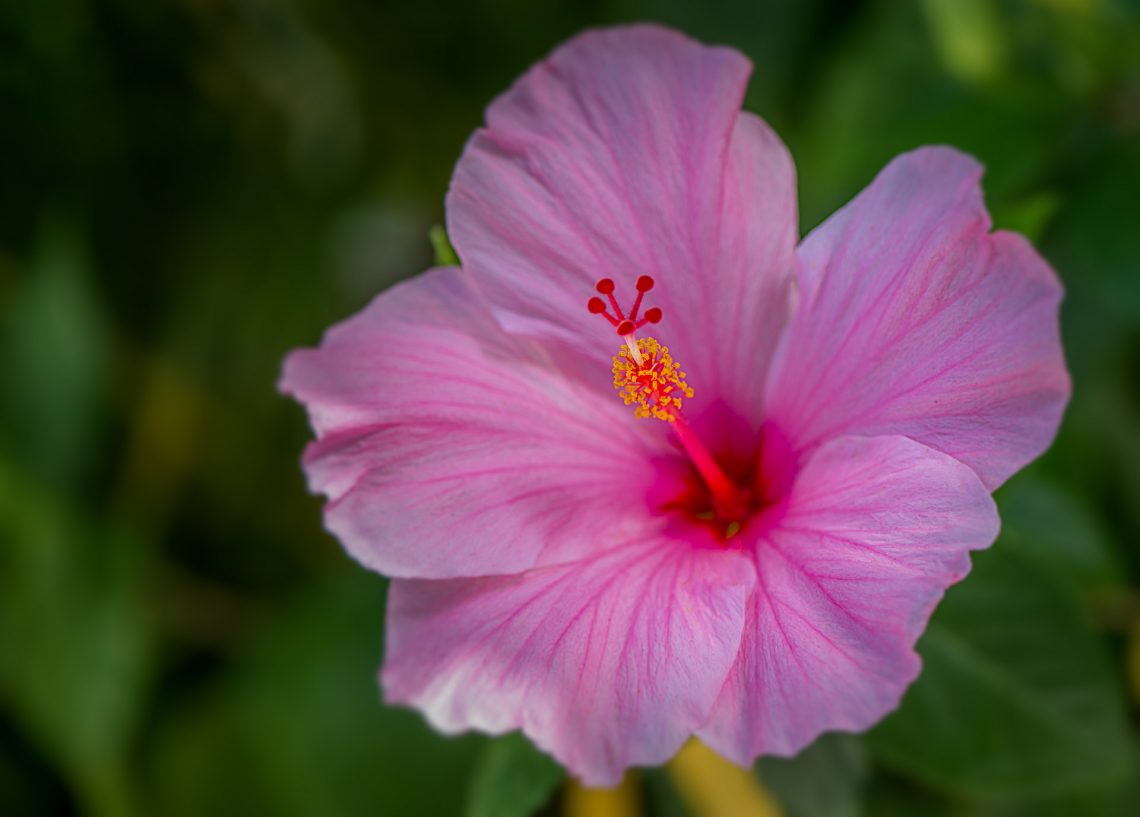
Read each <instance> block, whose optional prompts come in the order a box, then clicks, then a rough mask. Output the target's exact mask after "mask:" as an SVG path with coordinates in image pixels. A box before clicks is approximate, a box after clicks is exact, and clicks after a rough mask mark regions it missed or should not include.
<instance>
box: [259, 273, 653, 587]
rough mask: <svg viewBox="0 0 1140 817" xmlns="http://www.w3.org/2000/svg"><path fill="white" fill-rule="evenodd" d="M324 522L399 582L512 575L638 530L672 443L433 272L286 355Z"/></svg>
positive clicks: (466, 287) (448, 276)
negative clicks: (309, 432) (311, 433)
mask: <svg viewBox="0 0 1140 817" xmlns="http://www.w3.org/2000/svg"><path fill="white" fill-rule="evenodd" d="M281 388H282V389H283V390H284V391H285V392H287V393H290V394H292V395H294V396H295V397H297V399H298V400H300V401H301V402H302V403H304V404H305V406H306V408H307V409H308V410H309V414H310V417H311V419H312V423H313V426H314V429H315V430H316V432H317V440H316V441H315V442H314V443H312V444H311V445H310V446H309V448H308V449H307V450H306V452H305V460H304V464H305V470H306V473H307V474H308V477H309V483H310V486H311V488H312V489H313V490H314V491H319V492H321V493H324V494H326V495H327V496H328V497H329V500H330V502H329V504H328V506H327V508H326V513H325V523H326V525H327V526H328V528H329V530H331V531H332V532H333V533H334V534H336V535H337V537H338V538H339V539H340V540H341V542H342V543H343V544H344V546H345V547H346V548H347V549H348V550H349V552H350V553H352V555H353V556H355V557H356V558H357V559H359V560H360V561H361V562H363V563H364V564H365V565H367V566H369V567H371V568H373V569H375V570H378V571H380V572H382V573H385V574H387V575H390V576H400V577H417V578H450V577H455V576H477V575H485V574H489V573H511V572H517V571H521V570H525V569H527V568H529V567H532V566H534V565H535V564H542V563H550V562H554V561H564V560H567V559H573V558H578V557H580V556H582V555H583V554H586V553H591V552H593V551H594V550H595V549H596V548H597V542H598V541H599V540H600V539H603V538H607V537H608V539H609V540H612V538H613V537H614V535H615V534H620V533H621V532H622V531H625V530H629V529H637V530H642V529H644V527H645V525H646V524H647V520H648V517H649V513H648V511H647V509H646V507H647V500H646V497H647V495H648V494H649V493H650V492H652V491H653V490H655V489H663V488H664V487H665V486H663V485H662V481H663V480H664V481H668V480H669V479H670V478H671V477H670V473H671V472H670V470H669V468H668V467H666V465H665V464H662V463H659V462H655V458H657V457H659V456H660V455H661V452H660V451H658V448H659V447H661V450H662V451H664V450H665V449H664V448H663V446H664V445H665V443H664V442H663V439H662V438H661V437H660V436H659V437H656V438H654V437H651V436H650V435H648V434H646V428H645V427H644V426H643V425H639V424H634V423H632V422H631V420H630V418H629V416H628V409H625V407H624V406H622V405H621V402H620V401H619V400H616V399H614V396H613V394H612V392H611V393H598V392H595V391H592V390H591V389H589V388H586V387H585V386H583V385H582V384H581V383H577V382H575V381H574V380H572V379H569V378H567V377H566V376H565V375H564V374H563V373H562V372H561V371H559V370H558V369H557V367H556V366H555V364H554V362H553V361H552V360H551V359H550V358H549V357H548V356H547V355H545V354H544V353H543V351H542V350H541V349H540V348H539V347H537V346H536V345H535V344H533V343H532V342H530V341H527V340H525V339H521V338H517V337H511V336H508V335H506V334H504V333H503V332H502V330H501V329H500V328H499V327H498V325H497V324H496V323H495V321H494V319H493V318H492V317H491V316H490V314H489V313H488V311H487V309H486V307H485V306H484V305H483V303H482V301H481V300H480V299H479V297H478V295H477V293H475V292H474V291H473V290H472V288H471V286H470V283H469V281H468V279H467V276H465V275H464V274H463V273H461V272H460V271H459V270H456V269H441V270H433V271H432V272H429V273H427V274H425V275H423V276H421V277H419V278H417V279H415V280H413V281H409V282H407V283H404V284H401V285H399V286H397V287H395V288H394V289H392V290H390V291H388V292H386V293H384V294H383V295H381V296H379V297H378V298H377V299H376V300H375V301H373V302H372V304H371V305H370V306H369V307H367V308H366V309H365V310H364V311H363V312H361V313H360V314H358V315H356V316H355V317H353V318H350V319H349V320H347V321H345V322H344V323H341V324H339V325H337V326H335V327H333V328H332V329H331V330H329V332H328V333H327V334H326V336H325V338H324V340H323V341H322V343H321V346H320V348H318V349H302V350H299V351H296V352H294V353H292V354H291V355H290V356H289V358H288V359H287V360H286V363H285V373H284V376H283V378H282V383H281Z"/></svg>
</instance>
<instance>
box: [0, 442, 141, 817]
mask: <svg viewBox="0 0 1140 817" xmlns="http://www.w3.org/2000/svg"><path fill="white" fill-rule="evenodd" d="M144 577H145V570H144V563H143V560H142V558H141V548H140V543H139V542H138V540H137V539H136V537H135V536H133V535H131V534H130V533H128V532H127V531H124V530H119V529H117V528H114V527H112V526H107V525H105V524H104V525H100V524H97V523H94V522H92V521H91V520H87V519H84V518H81V517H80V516H78V515H77V514H75V513H74V511H73V510H72V509H71V508H70V507H69V506H68V505H67V504H66V503H65V501H64V500H63V499H61V498H60V497H58V496H56V495H54V494H53V493H50V492H48V491H42V490H39V489H38V488H37V487H35V485H34V483H33V482H32V481H31V480H27V479H26V477H24V475H23V474H19V475H17V474H14V473H10V472H8V471H7V470H6V469H5V468H4V463H3V462H2V461H0V644H3V645H4V649H3V650H2V651H0V698H2V699H3V700H4V702H5V703H7V704H9V705H11V707H12V711H13V715H14V717H15V719H16V720H17V721H18V723H19V725H20V727H21V728H22V729H23V730H24V731H25V732H26V733H27V734H28V736H29V738H30V740H31V741H33V742H34V743H35V744H37V745H38V746H39V747H40V748H41V750H42V751H43V752H44V754H45V755H46V756H48V757H50V758H51V759H52V761H53V762H54V763H55V764H56V765H57V766H58V767H59V768H60V769H61V770H62V771H63V774H64V775H65V776H66V778H67V780H68V782H69V783H70V785H71V786H72V787H73V788H74V789H75V790H76V792H77V793H78V795H79V797H80V799H81V801H82V802H83V805H84V810H85V812H86V813H90V814H94V815H101V816H103V817H118V816H119V815H126V814H130V813H132V811H133V807H132V805H131V792H130V790H129V781H128V777H129V774H128V766H129V756H130V750H131V741H132V738H133V736H134V733H135V729H136V728H137V726H138V720H139V715H140V713H141V710H142V707H143V705H144V703H145V693H146V691H147V688H148V685H149V681H150V650H149V648H150V646H151V643H152V641H151V638H152V635H153V634H152V630H151V619H150V617H149V616H148V615H147V612H148V611H147V609H146V604H145V600H144V598H143V581H144Z"/></svg>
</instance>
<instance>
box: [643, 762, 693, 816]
mask: <svg viewBox="0 0 1140 817" xmlns="http://www.w3.org/2000/svg"><path fill="white" fill-rule="evenodd" d="M641 780H642V784H643V787H644V791H645V803H646V813H647V814H652V815H654V817H694V815H693V812H692V811H691V810H690V809H689V807H688V805H686V803H685V801H684V800H682V799H681V795H680V793H679V792H678V791H677V788H676V786H675V785H674V783H673V780H672V779H671V778H670V776H669V773H668V771H666V769H664V768H657V769H646V770H645V771H644V772H642V774H641Z"/></svg>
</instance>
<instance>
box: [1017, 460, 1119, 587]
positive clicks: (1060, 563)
mask: <svg viewBox="0 0 1140 817" xmlns="http://www.w3.org/2000/svg"><path fill="white" fill-rule="evenodd" d="M998 505H999V507H1000V508H1001V519H1002V534H1001V542H1002V543H1005V544H1006V546H1007V547H1012V548H1016V549H1017V550H1018V551H1019V552H1021V553H1024V554H1025V555H1026V556H1029V557H1030V558H1033V559H1036V560H1039V561H1041V562H1042V563H1043V564H1045V565H1047V566H1049V567H1050V568H1051V569H1052V570H1053V571H1054V573H1055V575H1056V576H1057V577H1059V578H1061V579H1062V580H1063V581H1065V582H1066V583H1072V584H1074V585H1076V586H1077V587H1079V588H1081V589H1088V588H1095V589H1099V588H1104V587H1111V586H1120V585H1121V584H1123V582H1124V580H1125V573H1124V568H1123V566H1122V565H1121V564H1120V559H1119V557H1118V556H1117V553H1116V551H1115V550H1114V548H1113V546H1112V543H1111V542H1110V541H1109V538H1108V535H1107V533H1106V532H1105V531H1104V529H1103V527H1102V525H1101V523H1100V520H1098V519H1097V518H1096V517H1095V516H1094V515H1093V514H1092V513H1090V512H1089V510H1088V509H1087V508H1086V507H1085V506H1084V505H1083V504H1082V503H1081V501H1080V499H1078V498H1077V497H1075V496H1073V495H1072V494H1070V493H1067V492H1065V491H1063V490H1061V489H1060V488H1058V487H1057V486H1055V485H1053V484H1052V483H1051V482H1047V481H1045V480H1043V479H1041V478H1040V477H1036V476H1033V475H1031V474H1023V475H1019V476H1017V477H1015V478H1014V479H1012V480H1010V482H1009V483H1008V484H1006V485H1005V486H1003V487H1002V489H1001V492H1000V494H999V495H998Z"/></svg>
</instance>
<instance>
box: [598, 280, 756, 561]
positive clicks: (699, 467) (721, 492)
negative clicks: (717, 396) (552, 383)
mask: <svg viewBox="0 0 1140 817" xmlns="http://www.w3.org/2000/svg"><path fill="white" fill-rule="evenodd" d="M653 286H654V281H653V279H652V278H651V277H649V276H648V275H642V276H641V277H639V278H638V279H637V298H636V299H635V300H634V302H633V307H632V308H631V309H630V311H629V315H628V317H627V316H626V315H625V313H624V312H622V309H621V307H620V306H619V305H618V302H617V299H616V298H615V297H614V290H615V286H614V282H613V281H612V280H611V279H609V278H603V279H602V280H600V281H598V283H597V286H596V289H597V291H598V293H599V294H601V295H604V296H606V298H607V299H608V300H609V304H608V306H607V304H606V302H605V301H603V300H602V299H601V298H599V297H597V296H595V297H593V298H590V300H589V301H588V302H587V304H586V307H587V309H589V311H590V312H591V313H592V314H595V315H601V316H603V317H604V318H606V320H608V321H609V322H610V324H611V325H612V326H613V327H614V329H615V330H616V331H617V334H618V335H619V336H620V337H621V339H622V340H623V341H624V342H625V346H624V347H623V348H622V349H620V350H619V351H618V353H617V354H616V355H614V365H613V374H614V388H615V389H617V390H618V393H619V394H620V395H621V398H622V400H624V401H625V404H626V405H627V406H633V407H634V410H633V415H634V416H635V417H638V418H642V419H650V418H653V419H657V420H662V421H664V422H666V423H668V424H669V427H670V428H672V429H673V432H674V434H675V435H676V437H677V440H678V442H680V444H681V447H682V448H683V449H684V450H685V453H686V454H688V456H689V459H690V461H691V462H692V464H693V467H694V468H695V469H696V471H697V473H698V474H700V476H701V479H702V481H703V482H704V483H705V485H706V487H707V488H708V490H709V495H710V496H711V498H712V510H711V512H710V513H709V514H708V516H709V517H711V518H712V519H714V520H716V521H718V522H719V523H721V525H722V526H723V527H722V528H721V532H722V534H723V538H725V539H729V538H731V537H732V536H735V535H736V533H737V532H739V530H740V527H741V523H742V522H743V520H744V518H745V517H746V516H747V514H748V511H749V503H748V498H747V496H746V495H745V493H744V492H743V491H742V490H741V489H740V487H739V486H738V485H736V483H734V482H733V481H732V480H731V479H729V477H728V475H727V474H725V472H724V469H723V468H721V467H720V464H719V463H718V462H717V461H716V458H715V457H713V455H712V454H711V453H710V452H709V450H708V448H707V447H706V446H705V444H704V443H703V442H701V439H700V438H699V437H698V436H697V434H696V433H695V432H694V431H693V429H692V428H691V427H690V426H689V424H688V423H687V422H685V417H684V415H683V414H682V412H681V403H682V400H683V399H684V398H686V397H692V396H693V388H692V386H690V385H689V384H688V383H686V382H685V373H684V372H683V371H681V368H680V366H678V364H677V362H676V361H675V360H674V359H673V356H672V355H671V354H669V349H668V347H666V346H663V345H661V343H660V342H658V341H657V340H656V339H654V338H650V337H646V338H638V337H637V335H636V332H637V330H638V329H642V328H644V327H645V326H646V325H648V324H656V323H659V322H660V321H661V318H662V316H663V314H662V311H661V310H660V309H659V308H657V307H652V308H650V309H647V310H646V311H645V314H644V316H643V317H641V318H640V319H639V318H638V313H639V311H640V309H641V302H642V299H643V298H644V296H645V293H647V292H649V291H650V290H652V289H653ZM611 309H612V310H613V312H612V313H611V312H610V310H611ZM704 516H705V515H703V514H702V515H701V517H702V518H704Z"/></svg>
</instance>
